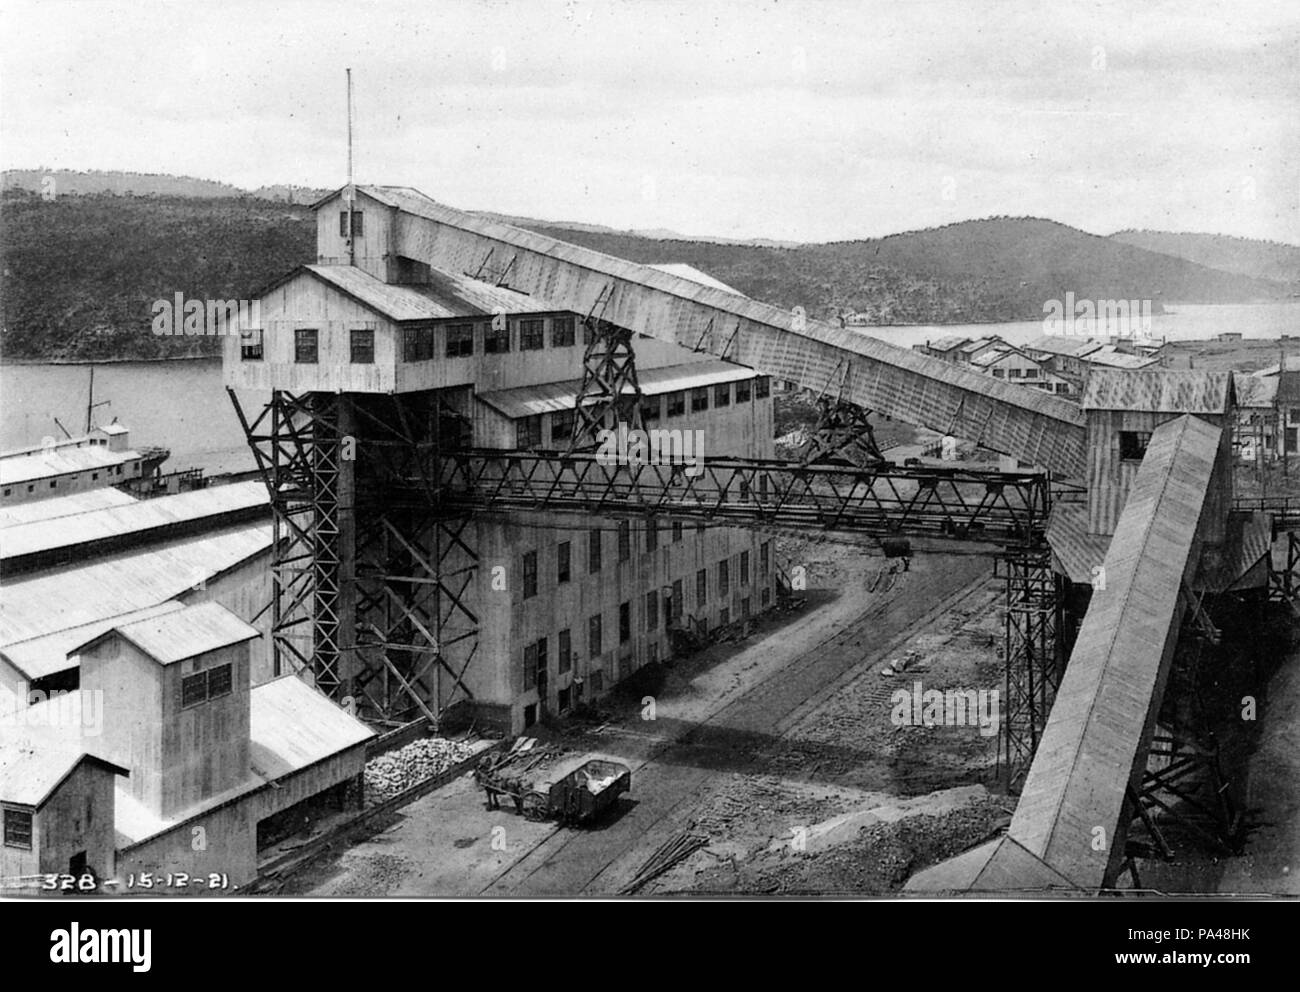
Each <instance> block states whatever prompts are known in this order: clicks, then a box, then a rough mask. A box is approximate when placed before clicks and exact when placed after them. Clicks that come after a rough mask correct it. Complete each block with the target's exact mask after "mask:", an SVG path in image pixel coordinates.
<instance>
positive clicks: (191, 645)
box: [73, 603, 262, 665]
mask: <svg viewBox="0 0 1300 992" xmlns="http://www.w3.org/2000/svg"><path fill="white" fill-rule="evenodd" d="M114 635H117V636H120V637H124V638H125V639H126V640H128V641H130V642H131V643H132V644H134V645H135V646H136V647H138V648H139V649H140V650H141V651H143V652H144V653H145V654H147V655H148V656H149V657H150V658H152V659H153V660H154V661H156V662H158V664H160V665H173V664H175V663H176V662H178V661H185V660H187V659H189V658H195V657H197V656H199V655H201V654H207V653H208V652H209V651H218V650H220V649H221V648H226V647H230V646H231V645H232V644H242V643H244V642H245V641H251V640H253V639H255V638H258V637H261V636H262V634H261V632H260V631H259V630H258V629H257V628H256V627H254V626H253V625H252V624H249V623H245V622H244V621H243V620H241V619H239V617H237V616H235V614H233V613H231V612H230V611H229V610H228V609H226V608H225V607H224V606H222V605H221V604H220V603H199V604H197V605H195V606H187V607H186V608H185V609H183V610H176V611H173V612H167V613H161V614H160V615H158V616H153V617H149V618H148V619H145V620H136V621H134V622H132V623H125V624H121V625H119V626H115V627H113V628H112V629H111V630H107V631H105V632H104V633H102V634H100V635H99V636H98V637H94V638H92V639H91V640H89V641H87V642H86V643H84V644H79V645H77V647H75V648H73V653H77V654H80V653H82V652H84V651H85V650H87V649H88V648H89V647H90V646H91V645H92V644H95V643H97V642H99V641H102V640H104V639H105V638H107V637H112V636H114Z"/></svg>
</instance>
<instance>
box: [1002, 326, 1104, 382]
mask: <svg viewBox="0 0 1300 992" xmlns="http://www.w3.org/2000/svg"><path fill="white" fill-rule="evenodd" d="M1020 347H1021V349H1022V350H1023V351H1024V352H1025V354H1026V355H1028V356H1029V357H1031V358H1033V359H1036V360H1037V361H1039V362H1042V363H1043V366H1044V367H1045V368H1047V369H1049V370H1051V371H1052V372H1055V373H1057V374H1058V375H1066V376H1081V375H1083V373H1084V371H1085V370H1086V364H1085V361H1084V359H1085V358H1086V357H1087V356H1088V355H1091V354H1092V353H1093V352H1094V351H1097V350H1098V349H1099V348H1103V347H1105V345H1103V344H1102V343H1101V342H1100V341H1094V340H1093V339H1092V338H1080V337H1075V336H1072V335H1068V334H1044V335H1042V336H1041V337H1037V338H1034V339H1033V340H1032V341H1028V342H1026V343H1025V344H1022V345H1021V346H1020Z"/></svg>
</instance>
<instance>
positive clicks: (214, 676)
mask: <svg viewBox="0 0 1300 992" xmlns="http://www.w3.org/2000/svg"><path fill="white" fill-rule="evenodd" d="M230 672H231V669H230V666H229V665H218V666H217V667H216V668H209V669H207V670H206V671H202V672H195V673H194V674H193V675H186V676H185V677H184V678H182V679H181V708H182V709H189V708H190V707H191V706H198V705H199V704H200V703H205V702H207V701H208V700H209V699H216V698H217V697H219V696H226V695H229V694H230Z"/></svg>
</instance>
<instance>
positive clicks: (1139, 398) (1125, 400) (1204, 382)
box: [1079, 369, 1232, 414]
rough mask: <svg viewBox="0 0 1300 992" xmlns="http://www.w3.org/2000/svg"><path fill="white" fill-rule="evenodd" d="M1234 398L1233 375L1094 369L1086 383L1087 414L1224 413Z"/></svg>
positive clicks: (1229, 373) (1084, 391)
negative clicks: (1131, 412) (1124, 411)
mask: <svg viewBox="0 0 1300 992" xmlns="http://www.w3.org/2000/svg"><path fill="white" fill-rule="evenodd" d="M1230 397H1232V373H1231V372H1197V371H1191V372H1188V371H1177V372H1175V371H1169V370H1167V369H1161V370H1159V371H1156V370H1150V369H1143V370H1138V371H1133V372H1125V371H1117V370H1112V369H1093V370H1092V371H1091V372H1089V373H1088V376H1087V379H1086V380H1085V381H1084V386H1083V397H1082V399H1081V400H1080V403H1079V405H1080V406H1081V407H1082V408H1083V409H1084V410H1144V411H1151V412H1155V413H1201V414H1216V413H1224V412H1225V411H1226V410H1227V408H1228V405H1229V402H1230Z"/></svg>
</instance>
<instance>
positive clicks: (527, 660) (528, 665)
mask: <svg viewBox="0 0 1300 992" xmlns="http://www.w3.org/2000/svg"><path fill="white" fill-rule="evenodd" d="M524 688H525V689H536V688H537V645H536V643H533V644H525V645H524Z"/></svg>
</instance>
